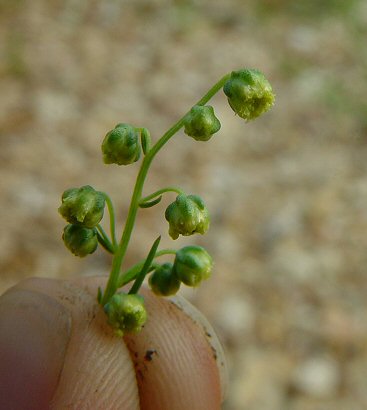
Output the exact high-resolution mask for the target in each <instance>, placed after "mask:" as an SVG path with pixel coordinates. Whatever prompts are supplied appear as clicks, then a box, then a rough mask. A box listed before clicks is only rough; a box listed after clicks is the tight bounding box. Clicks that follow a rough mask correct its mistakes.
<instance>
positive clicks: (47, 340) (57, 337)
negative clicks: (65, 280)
mask: <svg viewBox="0 0 367 410" xmlns="http://www.w3.org/2000/svg"><path fill="white" fill-rule="evenodd" d="M70 331H71V315H70V313H69V312H68V311H67V309H66V308H65V307H64V306H62V305H61V304H60V303H58V302H57V301H56V300H55V299H54V298H52V297H50V296H48V295H45V294H42V293H39V292H34V291H30V290H26V289H21V288H20V289H15V288H11V289H9V290H8V291H7V292H5V293H4V294H3V295H2V296H1V297H0V409H13V410H15V409H28V410H42V409H48V408H49V402H50V400H51V399H52V397H53V396H54V393H55V390H56V388H57V385H58V382H59V376H60V373H61V370H62V367H63V363H64V359H65V354H66V350H67V345H68V341H69V338H70Z"/></svg>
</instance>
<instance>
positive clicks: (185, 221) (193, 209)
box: [165, 194, 210, 239]
mask: <svg viewBox="0 0 367 410" xmlns="http://www.w3.org/2000/svg"><path fill="white" fill-rule="evenodd" d="M165 217H166V220H167V221H168V223H169V231H168V232H169V235H170V236H171V238H172V239H177V238H178V237H179V235H180V234H181V235H183V236H189V235H193V234H194V233H200V234H202V235H203V234H204V233H205V232H206V231H207V230H208V228H209V223H210V218H209V212H208V210H207V208H206V206H205V204H204V201H203V200H202V199H201V198H200V197H199V196H198V195H187V196H186V195H184V194H180V195H178V196H177V198H176V200H175V202H172V203H171V204H170V205H169V206H168V207H167V209H166V213H165Z"/></svg>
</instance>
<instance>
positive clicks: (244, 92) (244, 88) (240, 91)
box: [223, 69, 275, 121]
mask: <svg viewBox="0 0 367 410" xmlns="http://www.w3.org/2000/svg"><path fill="white" fill-rule="evenodd" d="M223 91H224V93H225V95H226V96H227V97H228V102H229V105H230V106H231V108H232V110H233V111H234V112H235V113H236V114H238V115H239V116H240V117H241V118H243V119H244V120H246V121H249V120H253V119H255V118H257V117H259V116H260V115H261V114H263V113H265V112H266V111H268V110H269V109H270V108H271V107H272V106H273V105H274V100H275V95H274V93H273V90H272V87H271V85H270V83H269V81H268V80H267V79H266V78H265V76H264V74H263V73H262V72H261V71H259V70H255V69H242V70H238V71H233V72H232V73H231V77H230V78H229V80H228V81H227V82H226V83H225V84H224V87H223Z"/></svg>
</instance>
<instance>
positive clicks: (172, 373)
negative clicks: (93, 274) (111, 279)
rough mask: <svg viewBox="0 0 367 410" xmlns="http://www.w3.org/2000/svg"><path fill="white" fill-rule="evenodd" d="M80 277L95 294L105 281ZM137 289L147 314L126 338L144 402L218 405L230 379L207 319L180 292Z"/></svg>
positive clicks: (147, 408)
mask: <svg viewBox="0 0 367 410" xmlns="http://www.w3.org/2000/svg"><path fill="white" fill-rule="evenodd" d="M79 281H80V283H84V286H88V288H89V291H90V292H91V294H96V291H97V288H98V286H101V287H102V288H103V286H104V283H103V282H101V278H94V279H93V278H89V279H88V281H87V282H86V281H85V280H83V279H81V280H79ZM124 290H125V291H127V289H124ZM139 293H140V294H142V295H143V296H144V299H145V304H146V309H147V312H148V320H147V323H146V324H145V325H144V328H143V330H142V331H141V332H140V333H138V334H135V335H134V334H131V335H126V336H125V337H124V340H125V342H126V344H127V346H128V348H129V350H130V355H131V357H132V360H133V362H134V365H135V370H136V377H137V381H138V385H139V393H140V408H141V409H143V410H187V409H190V410H196V409H197V410H199V409H200V410H216V409H220V408H221V401H222V398H223V392H224V389H223V386H224V385H225V381H226V371H225V370H226V369H225V364H224V354H223V350H222V348H221V346H220V343H219V341H218V339H217V337H216V335H215V333H214V331H213V329H212V327H211V326H210V324H209V323H208V321H207V320H206V319H205V318H204V317H203V315H202V314H200V313H199V312H198V311H197V310H196V309H195V308H194V307H193V306H192V305H191V304H190V303H189V302H187V300H186V299H184V298H182V297H173V298H170V299H168V298H162V297H157V296H155V295H154V294H153V293H152V292H151V291H150V290H148V289H146V288H144V287H143V288H142V289H141V290H140V291H139ZM221 383H222V385H221Z"/></svg>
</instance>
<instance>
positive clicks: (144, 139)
mask: <svg viewBox="0 0 367 410" xmlns="http://www.w3.org/2000/svg"><path fill="white" fill-rule="evenodd" d="M140 139H141V147H142V149H143V153H144V155H147V153H148V152H149V150H150V148H151V146H152V140H151V138H150V132H149V131H148V130H147V129H146V128H142V129H141V131H140Z"/></svg>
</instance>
